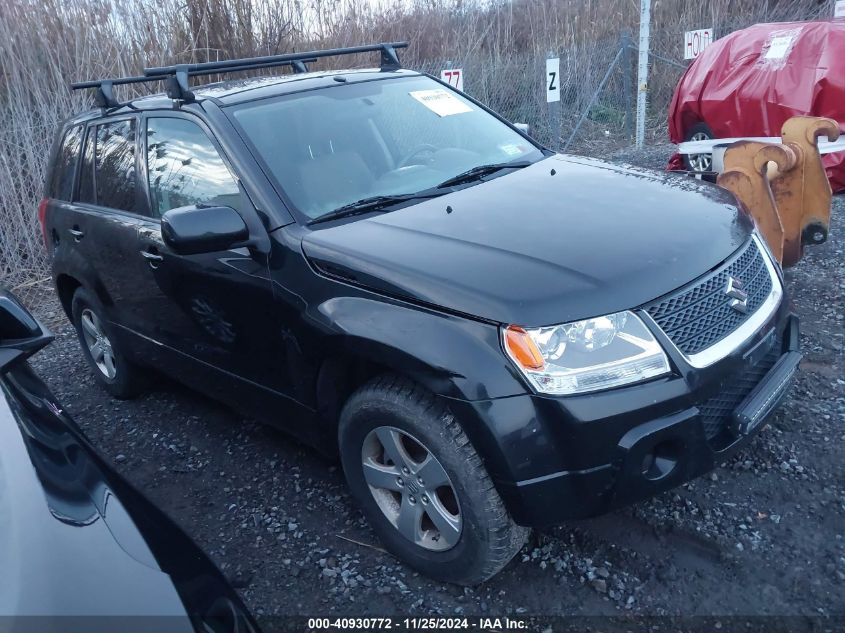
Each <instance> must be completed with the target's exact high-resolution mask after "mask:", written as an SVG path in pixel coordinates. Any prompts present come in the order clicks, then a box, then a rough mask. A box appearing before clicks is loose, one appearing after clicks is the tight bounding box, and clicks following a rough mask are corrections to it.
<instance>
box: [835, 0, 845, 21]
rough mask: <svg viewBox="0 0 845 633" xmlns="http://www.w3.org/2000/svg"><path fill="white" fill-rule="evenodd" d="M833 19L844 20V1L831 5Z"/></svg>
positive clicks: (837, 1) (840, 0) (839, 0)
mask: <svg viewBox="0 0 845 633" xmlns="http://www.w3.org/2000/svg"><path fill="white" fill-rule="evenodd" d="M833 17H834V18H845V0H836V1H835V2H834V3H833Z"/></svg>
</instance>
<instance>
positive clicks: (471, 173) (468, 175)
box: [437, 160, 534, 189]
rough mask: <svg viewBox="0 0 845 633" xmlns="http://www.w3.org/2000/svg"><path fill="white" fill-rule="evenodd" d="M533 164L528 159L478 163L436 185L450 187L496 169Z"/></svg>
mask: <svg viewBox="0 0 845 633" xmlns="http://www.w3.org/2000/svg"><path fill="white" fill-rule="evenodd" d="M533 164H534V163H533V162H531V161H528V160H518V161H514V162H511V163H492V164H490V165H478V166H477V167H473V168H472V169H468V170H467V171H465V172H463V173H460V174H458V175H457V176H453V177H452V178H449V179H448V180H444V181H443V182H441V183H440V184H439V185H437V188H438V189H445V188H446V187H452V186H454V185H462V184H463V183H465V182H472V181H473V180H481V179H482V178H484V176H489V175H490V174H493V173H496V172H497V171H499V170H502V169H521V168H522V167H528V166H529V165H533Z"/></svg>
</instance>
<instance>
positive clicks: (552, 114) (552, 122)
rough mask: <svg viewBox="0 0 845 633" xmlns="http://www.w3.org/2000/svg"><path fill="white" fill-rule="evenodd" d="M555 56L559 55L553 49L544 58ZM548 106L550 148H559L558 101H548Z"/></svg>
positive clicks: (544, 70)
mask: <svg viewBox="0 0 845 633" xmlns="http://www.w3.org/2000/svg"><path fill="white" fill-rule="evenodd" d="M555 57H559V55H558V54H557V53H555V52H554V51H549V54H548V55H547V56H546V59H554V58H555ZM545 72H546V69H545V68H543V76H544V77H545ZM546 80H548V78H546ZM560 85H561V83H560V77H558V86H560ZM547 105H548V107H549V129H550V131H551V139H550V140H551V143H552V149H555V150H556V149H559V148H560V101H550V102H549V103H548V104H547Z"/></svg>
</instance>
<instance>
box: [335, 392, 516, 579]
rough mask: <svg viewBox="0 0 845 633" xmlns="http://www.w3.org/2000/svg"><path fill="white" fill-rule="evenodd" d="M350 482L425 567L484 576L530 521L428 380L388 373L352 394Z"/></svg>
mask: <svg viewBox="0 0 845 633" xmlns="http://www.w3.org/2000/svg"><path fill="white" fill-rule="evenodd" d="M339 441H340V450H341V460H342V462H343V469H344V472H345V473H346V478H347V481H348V482H349V487H350V489H351V491H352V494H353V496H354V497H355V499H356V501H357V502H358V503H359V504H360V505H361V507H362V509H363V510H364V513H365V514H366V516H367V518H368V519H369V521H370V524H371V525H372V527H373V530H374V531H375V532H376V533H377V534H378V535H379V537H380V538H381V540H382V542H383V543H384V544H385V546H386V547H387V549H388V550H389V551H390V552H391V553H393V554H394V555H395V556H397V557H398V558H400V559H401V560H402V561H404V562H406V563H407V564H409V565H411V566H412V567H414V568H416V569H418V570H419V571H421V572H422V573H424V574H426V575H427V576H430V577H432V578H436V579H438V580H442V581H446V582H454V583H458V584H465V585H471V584H477V583H479V582H482V581H484V580H486V579H488V578H490V577H491V576H493V575H494V574H496V573H497V572H498V571H499V570H501V569H502V568H503V567H504V566H505V565H506V564H507V563H508V561H510V559H511V558H513V556H514V555H515V554H516V553H517V552H518V551H519V549H520V548H521V547H522V545H523V544H524V543H525V539H526V537H527V535H528V530H527V529H525V528H522V527H520V526H518V525H516V524H515V523H514V522H513V520H512V519H511V518H510V516H509V515H508V513H507V510H506V509H505V507H504V504H503V503H502V500H501V498H500V497H499V494H498V493H497V492H496V489H495V488H494V486H493V483H492V481H491V480H490V477H489V476H488V474H487V471H486V470H485V468H484V465H483V464H482V462H481V458H480V457H479V456H478V454H477V453H476V452H475V449H474V448H473V446H472V444H471V443H470V441H469V438H467V436H466V435H465V434H464V432H463V430H462V429H461V427H460V425H459V424H458V423H457V421H456V420H455V419H454V417H453V416H452V415H451V413H449V411H448V410H447V409H446V408H445V407H444V406H443V404H442V403H440V402H439V401H438V400H437V399H436V398H435V397H434V396H433V395H432V394H430V393H429V392H427V391H425V390H424V389H423V388H422V387H420V386H419V385H416V384H415V383H413V382H410V381H407V380H405V379H402V378H399V377H395V376H384V377H381V378H378V379H376V380H374V381H372V382H371V383H369V384H367V385H365V386H364V387H362V388H361V389H359V390H358V391H357V392H356V393H355V394H353V395H352V397H351V398H350V399H349V401H348V402H347V404H346V406H345V407H344V409H343V413H342V415H341V421H340V428H339Z"/></svg>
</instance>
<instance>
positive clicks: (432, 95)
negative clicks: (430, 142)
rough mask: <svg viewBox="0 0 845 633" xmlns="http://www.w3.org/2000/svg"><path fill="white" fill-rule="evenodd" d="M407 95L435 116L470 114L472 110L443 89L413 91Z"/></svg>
mask: <svg viewBox="0 0 845 633" xmlns="http://www.w3.org/2000/svg"><path fill="white" fill-rule="evenodd" d="M409 94H410V95H411V96H412V97H413V98H414V99H416V100H417V101H419V102H420V103H421V104H423V105H424V106H425V107H426V108H428V109H429V110H431V111H432V112H434V113H435V114H436V115H437V116H451V115H453V114H462V113H464V112H472V108H470V107H469V106H468V105H467V104H465V103H464V102H463V101H461V100H460V99H458V98H457V97H455V96H454V95H452V94H451V93H450V92H449V91H448V90H446V89H445V88H435V89H434V90H415V91H414V92H411V93H409Z"/></svg>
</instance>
